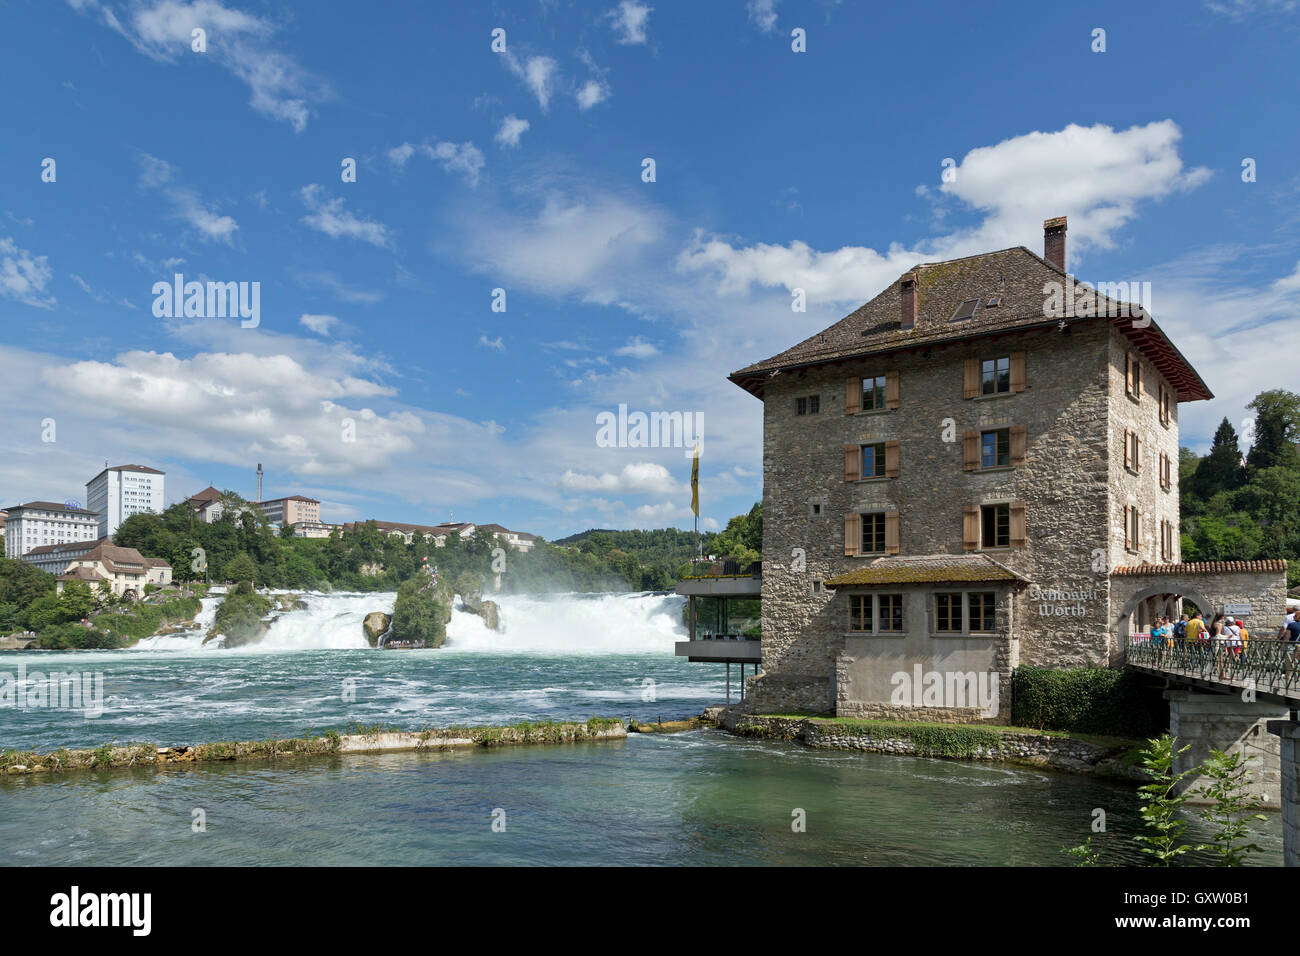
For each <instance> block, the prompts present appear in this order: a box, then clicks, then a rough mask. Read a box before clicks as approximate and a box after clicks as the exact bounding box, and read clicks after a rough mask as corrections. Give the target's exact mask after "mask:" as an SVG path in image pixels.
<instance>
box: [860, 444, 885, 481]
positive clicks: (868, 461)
mask: <svg viewBox="0 0 1300 956" xmlns="http://www.w3.org/2000/svg"><path fill="white" fill-rule="evenodd" d="M859 474H860V475H861V476H862V477H863V478H884V477H885V443H884V442H876V443H875V444H874V445H863V446H862V470H861V471H860V472H859Z"/></svg>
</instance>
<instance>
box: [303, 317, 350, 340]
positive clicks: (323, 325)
mask: <svg viewBox="0 0 1300 956" xmlns="http://www.w3.org/2000/svg"><path fill="white" fill-rule="evenodd" d="M298 323H299V324H300V325H302V326H303V327H305V328H308V329H310V330H311V331H313V332H315V333H316V334H317V335H324V336H329V335H330V334H331V332H332V330H333V329H335V328H337V327H338V326H339V325H340V322H339V319H338V316H336V315H313V314H311V313H310V312H304V313H303V314H302V315H301V316H299V318H298Z"/></svg>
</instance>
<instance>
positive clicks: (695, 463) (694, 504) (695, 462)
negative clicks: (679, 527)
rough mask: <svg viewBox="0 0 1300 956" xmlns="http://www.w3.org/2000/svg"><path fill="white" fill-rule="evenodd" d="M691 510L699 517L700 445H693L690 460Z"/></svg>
mask: <svg viewBox="0 0 1300 956" xmlns="http://www.w3.org/2000/svg"><path fill="white" fill-rule="evenodd" d="M691 510H692V511H693V512H695V517H697V518H698V517H699V516H700V443H699V442H696V443H695V455H694V456H693V457H692V458H691Z"/></svg>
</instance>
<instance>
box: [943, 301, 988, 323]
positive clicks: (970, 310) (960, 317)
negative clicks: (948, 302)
mask: <svg viewBox="0 0 1300 956" xmlns="http://www.w3.org/2000/svg"><path fill="white" fill-rule="evenodd" d="M979 304H980V300H979V299H967V300H966V301H965V302H963V303H962V304H961V305H959V306H957V311H956V312H954V313H953V314H952V319H950V320H949V321H952V322H964V321H965V320H966V319H969V318H970V317H971V316H973V315H974V314H975V310H976V309H978V308H979Z"/></svg>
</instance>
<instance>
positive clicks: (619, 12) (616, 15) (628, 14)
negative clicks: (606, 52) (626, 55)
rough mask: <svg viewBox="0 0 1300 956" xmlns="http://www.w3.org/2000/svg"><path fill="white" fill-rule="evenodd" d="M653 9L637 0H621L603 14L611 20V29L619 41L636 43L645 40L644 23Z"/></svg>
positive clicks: (630, 43) (629, 43)
mask: <svg viewBox="0 0 1300 956" xmlns="http://www.w3.org/2000/svg"><path fill="white" fill-rule="evenodd" d="M653 10H654V7H647V6H646V5H645V4H643V3H638V2H637V0H622V3H620V4H619V5H618V6H617V7H615V8H614V9H613V10H610V11H609V13H607V14H605V16H606V17H608V18H609V20H610V21H611V29H612V30H613V31H614V34H615V38H616V39H617V41H618V42H619V43H622V44H627V45H637V44H641V43H645V42H646V25H647V23H648V22H649V20H650V14H651V12H652V11H653Z"/></svg>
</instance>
